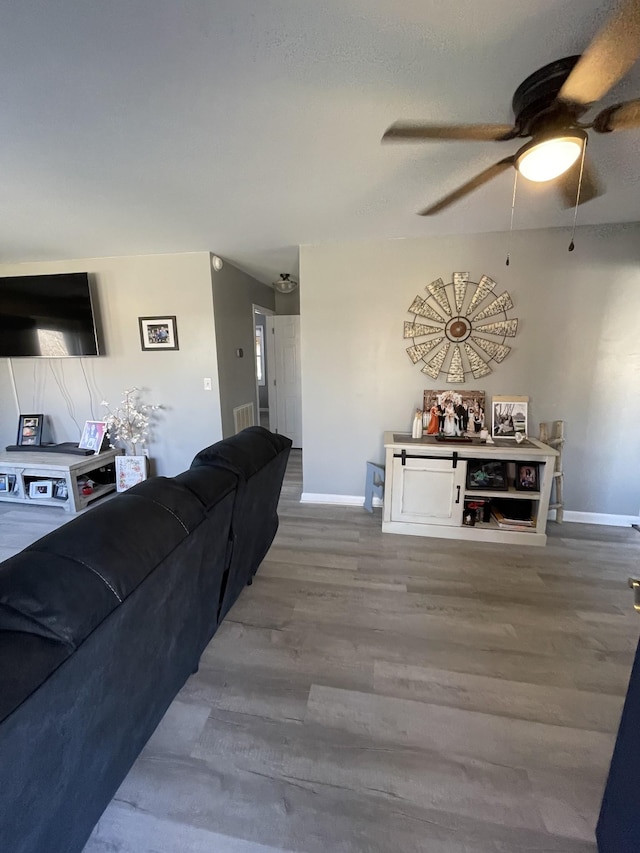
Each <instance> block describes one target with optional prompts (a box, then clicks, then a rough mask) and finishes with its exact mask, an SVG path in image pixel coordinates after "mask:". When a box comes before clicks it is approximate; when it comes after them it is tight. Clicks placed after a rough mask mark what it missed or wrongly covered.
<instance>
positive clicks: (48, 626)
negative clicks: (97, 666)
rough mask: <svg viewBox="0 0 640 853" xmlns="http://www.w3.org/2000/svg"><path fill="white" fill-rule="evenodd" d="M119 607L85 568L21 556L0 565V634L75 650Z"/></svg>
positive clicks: (42, 555)
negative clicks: (19, 635)
mask: <svg viewBox="0 0 640 853" xmlns="http://www.w3.org/2000/svg"><path fill="white" fill-rule="evenodd" d="M119 603H120V601H119V599H118V596H117V595H116V593H115V591H114V590H113V589H111V588H110V586H109V584H107V583H105V581H104V579H103V578H102V577H101V576H100V575H99V574H98V573H96V572H93V571H89V570H88V568H87V566H86V565H84V564H82V563H79V562H76V561H74V560H72V559H69V558H66V557H61V556H59V555H57V554H46V553H40V552H38V551H21V552H20V553H19V554H16V555H15V556H14V557H10V558H9V559H8V560H6V561H5V562H4V563H2V566H0V631H22V632H23V633H26V634H36V635H39V636H40V637H45V638H48V639H53V640H58V641H59V642H61V643H64V645H65V646H67V647H68V648H69V649H73V648H75V647H76V646H77V645H78V644H79V643H81V642H82V640H84V638H85V637H86V636H87V635H88V634H90V633H91V631H92V630H93V629H94V628H95V627H96V625H99V624H100V622H102V620H103V619H104V618H105V617H106V616H108V615H109V613H111V611H112V610H113V609H114V608H115V607H117V606H118V604H119Z"/></svg>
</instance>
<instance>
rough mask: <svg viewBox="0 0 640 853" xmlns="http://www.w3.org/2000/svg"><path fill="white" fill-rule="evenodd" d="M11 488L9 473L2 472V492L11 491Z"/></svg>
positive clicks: (0, 485) (0, 483)
mask: <svg viewBox="0 0 640 853" xmlns="http://www.w3.org/2000/svg"><path fill="white" fill-rule="evenodd" d="M10 491H11V489H10V488H9V475H8V474H0V493H1V494H5V495H6V494H7V493H8V492H10Z"/></svg>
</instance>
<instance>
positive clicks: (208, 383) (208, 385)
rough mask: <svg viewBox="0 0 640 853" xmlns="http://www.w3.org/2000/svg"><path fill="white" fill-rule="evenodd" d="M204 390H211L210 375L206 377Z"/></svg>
mask: <svg viewBox="0 0 640 853" xmlns="http://www.w3.org/2000/svg"><path fill="white" fill-rule="evenodd" d="M204 390H205V391H211V379H209V377H205V380H204Z"/></svg>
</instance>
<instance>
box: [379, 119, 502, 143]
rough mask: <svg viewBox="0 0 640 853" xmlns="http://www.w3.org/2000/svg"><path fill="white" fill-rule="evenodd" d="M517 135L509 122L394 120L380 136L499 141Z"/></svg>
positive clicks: (399, 139)
mask: <svg viewBox="0 0 640 853" xmlns="http://www.w3.org/2000/svg"><path fill="white" fill-rule="evenodd" d="M517 135H518V132H517V131H516V129H515V128H513V127H511V125H509V124H442V125H438V124H421V123H420V122H416V121H396V122H395V123H394V124H392V125H391V127H389V128H388V129H387V130H386V131H385V133H384V136H383V137H382V141H383V142H420V141H421V140H426V139H469V140H476V141H479V142H501V141H502V140H503V139H514V138H515V137H516V136H517Z"/></svg>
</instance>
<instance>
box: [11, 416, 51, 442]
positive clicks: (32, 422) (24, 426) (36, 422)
mask: <svg viewBox="0 0 640 853" xmlns="http://www.w3.org/2000/svg"><path fill="white" fill-rule="evenodd" d="M43 421H44V415H20V418H19V419H18V440H17V441H16V444H20V445H23V446H26V445H36V446H39V445H40V444H42V424H43Z"/></svg>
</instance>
